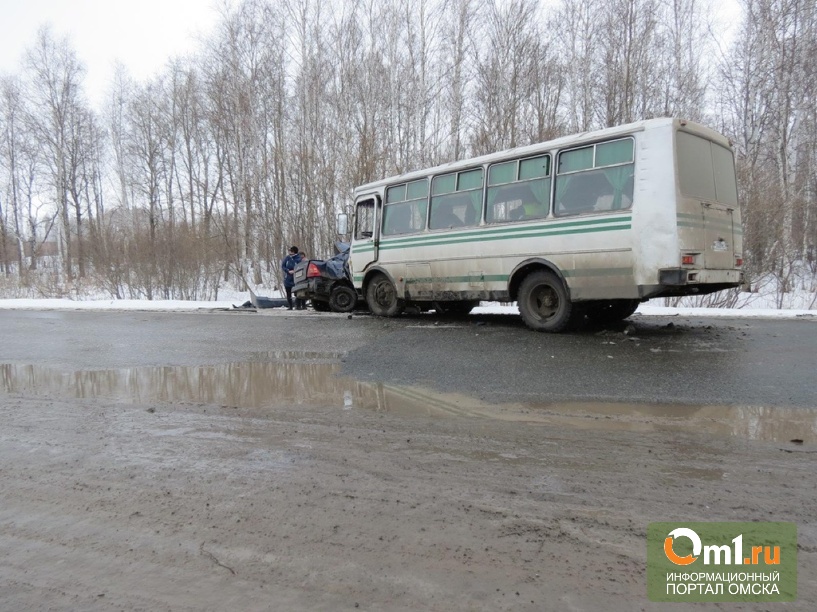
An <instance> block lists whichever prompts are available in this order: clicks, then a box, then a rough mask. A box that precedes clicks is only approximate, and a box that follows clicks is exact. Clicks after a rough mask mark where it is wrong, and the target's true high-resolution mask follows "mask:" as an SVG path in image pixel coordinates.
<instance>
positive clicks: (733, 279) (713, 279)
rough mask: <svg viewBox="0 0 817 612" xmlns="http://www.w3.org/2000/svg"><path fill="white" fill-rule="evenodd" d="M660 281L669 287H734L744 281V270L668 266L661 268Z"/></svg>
mask: <svg viewBox="0 0 817 612" xmlns="http://www.w3.org/2000/svg"><path fill="white" fill-rule="evenodd" d="M658 283H659V284H660V285H665V286H669V287H685V286H694V285H729V286H732V287H737V286H739V285H740V284H741V283H743V271H742V270H691V269H688V268H668V269H664V270H659V272H658Z"/></svg>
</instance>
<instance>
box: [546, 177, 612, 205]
mask: <svg viewBox="0 0 817 612" xmlns="http://www.w3.org/2000/svg"><path fill="white" fill-rule="evenodd" d="M614 195H615V191H614V189H613V186H612V185H611V184H610V181H608V180H607V178H606V177H605V175H604V170H593V171H589V172H577V173H575V174H570V175H567V176H561V177H558V178H557V179H556V214H558V215H580V214H582V213H587V212H594V211H598V210H610V208H611V206H612V202H613V198H614Z"/></svg>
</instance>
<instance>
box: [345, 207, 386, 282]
mask: <svg viewBox="0 0 817 612" xmlns="http://www.w3.org/2000/svg"><path fill="white" fill-rule="evenodd" d="M380 211H381V206H380V196H378V195H377V194H369V195H365V196H361V197H359V198H358V199H357V201H356V202H355V217H354V219H355V221H354V222H355V226H354V228H353V231H352V249H351V256H350V258H349V266H350V268H351V271H352V278H353V279H354V282H355V286H356V287H359V286H360V283H361V282H362V280H363V272H364V270H365V269H366V267H367V266H368V265H369V264H371V263H372V262H375V261H377V250H378V244H379V243H380V214H381V212H380Z"/></svg>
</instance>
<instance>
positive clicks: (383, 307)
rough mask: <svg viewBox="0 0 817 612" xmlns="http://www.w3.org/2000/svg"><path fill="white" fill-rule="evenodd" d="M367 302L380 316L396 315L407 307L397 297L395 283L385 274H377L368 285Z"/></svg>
mask: <svg viewBox="0 0 817 612" xmlns="http://www.w3.org/2000/svg"><path fill="white" fill-rule="evenodd" d="M366 303H367V304H368V305H369V310H371V311H372V313H373V314H375V315H377V316H379V317H396V316H397V315H399V314H400V313H401V312H403V308H404V307H405V302H404V301H403V300H401V299H400V298H398V297H397V289H396V288H395V286H394V283H392V282H391V281H390V280H389V279H388V278H387V277H386V276H385V275H383V274H378V275H377V276H375V277H374V278H373V279H372V280H371V282H369V284H368V286H367V287H366Z"/></svg>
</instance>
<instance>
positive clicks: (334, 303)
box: [329, 285, 357, 312]
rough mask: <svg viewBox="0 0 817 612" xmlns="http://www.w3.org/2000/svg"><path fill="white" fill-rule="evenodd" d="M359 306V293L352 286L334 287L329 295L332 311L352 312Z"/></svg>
mask: <svg viewBox="0 0 817 612" xmlns="http://www.w3.org/2000/svg"><path fill="white" fill-rule="evenodd" d="M355 306H357V293H355V290H354V289H352V288H351V287H347V286H346V285H340V286H338V287H335V288H334V289H332V293H331V294H330V295H329V307H330V308H331V309H332V312H352V311H353V310H354V309H355Z"/></svg>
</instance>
